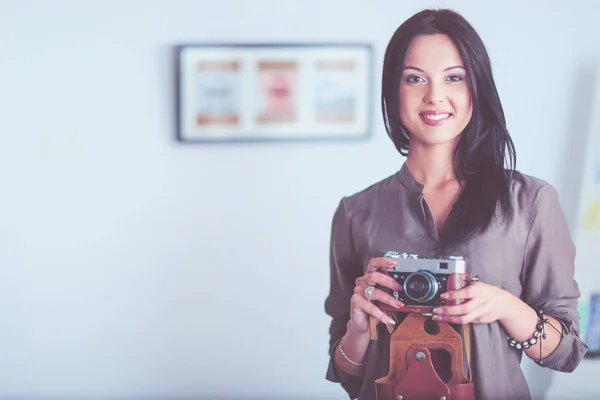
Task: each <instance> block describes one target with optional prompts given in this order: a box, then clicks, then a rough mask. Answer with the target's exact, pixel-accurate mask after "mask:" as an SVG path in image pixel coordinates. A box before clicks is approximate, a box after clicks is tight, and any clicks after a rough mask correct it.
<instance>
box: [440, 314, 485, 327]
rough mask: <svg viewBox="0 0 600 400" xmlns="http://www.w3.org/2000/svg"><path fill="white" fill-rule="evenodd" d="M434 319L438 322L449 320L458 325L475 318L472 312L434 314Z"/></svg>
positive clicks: (467, 322)
mask: <svg viewBox="0 0 600 400" xmlns="http://www.w3.org/2000/svg"><path fill="white" fill-rule="evenodd" d="M432 319H433V320H434V321H438V322H442V321H443V322H450V323H452V324H458V325H466V324H469V323H471V322H473V320H474V319H475V317H473V315H472V314H465V315H434V316H433V318H432Z"/></svg>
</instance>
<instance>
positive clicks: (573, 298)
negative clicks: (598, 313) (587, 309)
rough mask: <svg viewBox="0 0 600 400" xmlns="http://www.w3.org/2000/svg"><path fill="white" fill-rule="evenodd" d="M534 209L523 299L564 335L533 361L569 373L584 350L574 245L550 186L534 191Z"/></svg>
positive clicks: (529, 235)
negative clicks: (551, 319)
mask: <svg viewBox="0 0 600 400" xmlns="http://www.w3.org/2000/svg"><path fill="white" fill-rule="evenodd" d="M535 207H536V209H535V210H534V214H533V219H532V221H531V225H530V229H529V233H528V235H527V240H526V243H525V254H524V258H523V262H524V264H523V270H522V276H521V280H522V282H523V300H524V301H525V302H526V303H527V304H529V305H530V306H531V307H533V308H534V309H536V310H540V309H541V310H542V311H543V312H544V314H547V315H550V316H552V317H554V318H556V319H557V320H558V321H559V322H560V323H561V324H562V326H563V331H564V333H565V335H564V337H563V338H562V339H561V341H560V343H559V345H558V347H557V348H556V349H555V350H554V351H553V352H552V353H551V354H550V355H549V356H548V357H546V358H544V359H542V360H534V361H536V362H537V363H538V365H541V366H545V367H547V368H550V369H553V370H556V371H562V372H572V371H573V370H574V369H575V368H576V367H577V365H578V364H579V363H580V362H581V360H582V359H583V356H584V354H585V352H586V351H587V346H586V345H585V343H583V341H582V340H581V339H580V337H579V333H580V328H579V313H578V311H577V300H578V298H579V296H580V292H579V287H578V285H577V282H576V281H575V279H574V269H575V246H574V244H573V242H572V240H571V236H570V233H569V226H568V224H567V220H566V218H565V214H564V212H563V210H562V208H561V205H560V202H559V197H558V193H557V191H556V189H555V188H554V187H553V186H551V185H549V184H545V185H544V186H542V187H541V188H540V189H538V191H537V195H536V206H535ZM550 329H552V328H550Z"/></svg>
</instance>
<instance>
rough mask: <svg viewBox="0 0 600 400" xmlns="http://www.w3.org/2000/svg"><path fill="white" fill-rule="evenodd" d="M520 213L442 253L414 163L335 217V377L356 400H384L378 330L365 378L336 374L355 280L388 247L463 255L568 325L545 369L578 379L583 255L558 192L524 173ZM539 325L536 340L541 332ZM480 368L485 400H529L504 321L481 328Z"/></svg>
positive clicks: (517, 190)
mask: <svg viewBox="0 0 600 400" xmlns="http://www.w3.org/2000/svg"><path fill="white" fill-rule="evenodd" d="M511 192H512V193H511V194H512V196H511V198H512V199H513V200H512V204H511V209H509V210H508V211H509V212H508V213H507V217H506V218H505V219H496V222H494V223H493V224H492V225H491V226H490V227H489V228H488V229H487V230H486V231H485V233H483V234H481V235H479V236H475V237H474V238H473V239H470V240H469V241H464V242H462V243H459V244H458V245H456V246H455V247H454V248H449V249H440V246H439V236H438V232H437V230H436V228H435V223H434V221H433V218H432V216H431V213H430V211H429V208H428V207H427V205H426V203H425V201H424V199H423V186H422V185H421V184H420V183H418V182H417V181H415V179H414V178H413V177H412V176H411V174H410V172H409V170H408V168H407V167H406V164H404V165H403V166H402V168H401V169H400V171H398V172H397V173H396V174H394V175H392V176H390V177H388V178H386V179H384V180H382V181H380V182H378V183H376V184H374V185H372V186H370V187H368V188H366V189H365V190H363V191H361V192H359V193H356V194H354V195H352V196H348V197H344V198H342V200H341V201H340V203H339V206H338V208H337V210H336V211H335V214H334V217H333V224H332V235H331V260H330V269H331V270H330V272H331V287H330V292H329V295H328V296H327V299H326V301H325V311H326V313H327V314H328V315H330V316H331V317H332V321H331V325H330V329H329V333H330V342H329V344H330V348H329V353H330V362H329V367H328V369H327V374H326V379H328V380H330V381H333V382H339V383H341V385H342V386H343V388H344V389H345V390H346V391H347V392H348V394H349V396H350V398H352V399H355V398H358V399H360V400H375V398H376V395H375V384H374V380H375V379H377V378H379V377H382V376H385V375H387V372H388V367H389V365H388V363H389V333H388V331H387V329H386V328H385V326H383V324H379V325H378V339H376V340H372V341H371V342H370V344H369V348H368V350H367V359H366V361H367V365H366V367H365V375H364V376H363V377H354V376H351V375H348V374H346V373H344V372H343V371H341V370H340V369H339V368H337V366H336V364H335V362H334V354H333V353H332V351H333V349H335V348H336V346H337V344H338V342H339V341H340V339H341V338H342V336H343V335H344V334H345V332H346V323H347V322H348V319H349V314H350V297H351V296H352V293H353V289H354V284H355V280H356V279H357V278H358V277H359V276H361V275H363V274H364V272H365V270H366V267H367V264H368V262H369V260H370V259H371V258H373V257H381V256H383V255H384V253H385V252H387V251H388V250H395V251H397V252H399V253H409V254H418V255H419V257H420V258H444V257H448V256H451V255H453V256H463V257H464V258H465V260H466V265H467V272H470V273H471V274H473V275H479V276H480V277H481V280H482V281H483V282H486V283H489V284H493V285H497V286H499V287H501V288H503V289H505V290H507V291H510V292H511V293H513V294H514V295H516V296H517V297H520V298H521V299H522V300H523V301H524V302H526V303H527V304H529V305H531V306H532V307H533V308H535V309H542V310H543V311H544V313H545V314H548V315H551V316H553V317H555V318H556V319H557V320H559V321H560V322H561V323H562V324H563V329H564V331H565V333H566V335H565V336H564V337H563V338H562V340H561V342H560V344H559V346H558V348H557V349H556V350H555V351H554V352H553V353H552V354H550V356H548V357H547V358H546V359H543V360H542V362H541V363H539V365H541V366H542V367H547V368H551V369H553V370H557V371H564V372H571V371H573V370H574V369H575V367H577V365H578V364H579V363H580V361H581V360H582V358H583V356H584V354H585V352H586V351H587V346H586V345H585V344H584V343H583V341H582V340H581V339H580V338H579V314H578V312H577V300H578V298H579V295H580V293H579V288H578V285H577V283H576V282H575V280H574V278H573V273H574V259H575V248H574V245H573V242H572V241H571V237H570V233H569V227H568V225H567V221H566V219H565V216H564V213H563V210H562V208H561V205H560V203H559V198H558V194H557V191H556V190H555V189H554V187H553V186H551V185H550V184H548V183H547V182H544V181H542V180H540V179H537V178H534V177H531V176H528V175H525V174H522V173H520V172H515V174H514V175H513V180H512V183H511ZM531 328H532V334H533V331H534V329H535V327H533V326H532V327H531ZM471 342H472V344H471V345H472V370H473V381H474V384H475V393H476V398H477V399H486V400H494V399H498V400H500V399H501V400H507V399H518V400H523V399H530V398H531V395H530V392H529V388H528V386H527V382H526V380H525V377H524V375H523V372H522V370H521V368H520V361H521V357H522V350H517V349H516V348H514V347H510V346H509V344H508V341H507V334H506V332H505V331H504V329H503V328H502V326H501V325H500V323H498V322H497V321H496V322H493V323H490V324H472V338H471Z"/></svg>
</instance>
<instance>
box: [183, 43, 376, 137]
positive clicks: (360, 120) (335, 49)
mask: <svg viewBox="0 0 600 400" xmlns="http://www.w3.org/2000/svg"><path fill="white" fill-rule="evenodd" d="M176 60H177V67H176V68H177V139H178V140H179V141H181V142H196V143H206V142H230V141H234V142H244V141H295V140H322V139H326V140H331V139H365V138H367V137H369V136H370V135H371V114H372V113H371V110H372V104H371V102H372V92H373V81H372V46H371V45H368V44H353V43H347V44H218V45H217V44H194V45H182V46H179V47H178V48H177V52H176Z"/></svg>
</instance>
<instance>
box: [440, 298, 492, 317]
mask: <svg viewBox="0 0 600 400" xmlns="http://www.w3.org/2000/svg"><path fill="white" fill-rule="evenodd" d="M480 305H481V302H480V301H479V300H478V299H477V298H474V299H471V300H469V301H467V302H465V303H463V304H460V305H454V306H442V307H437V308H434V309H433V313H434V314H437V315H449V316H456V315H465V314H470V313H472V312H473V311H475V310H477V308H479V306H480Z"/></svg>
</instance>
